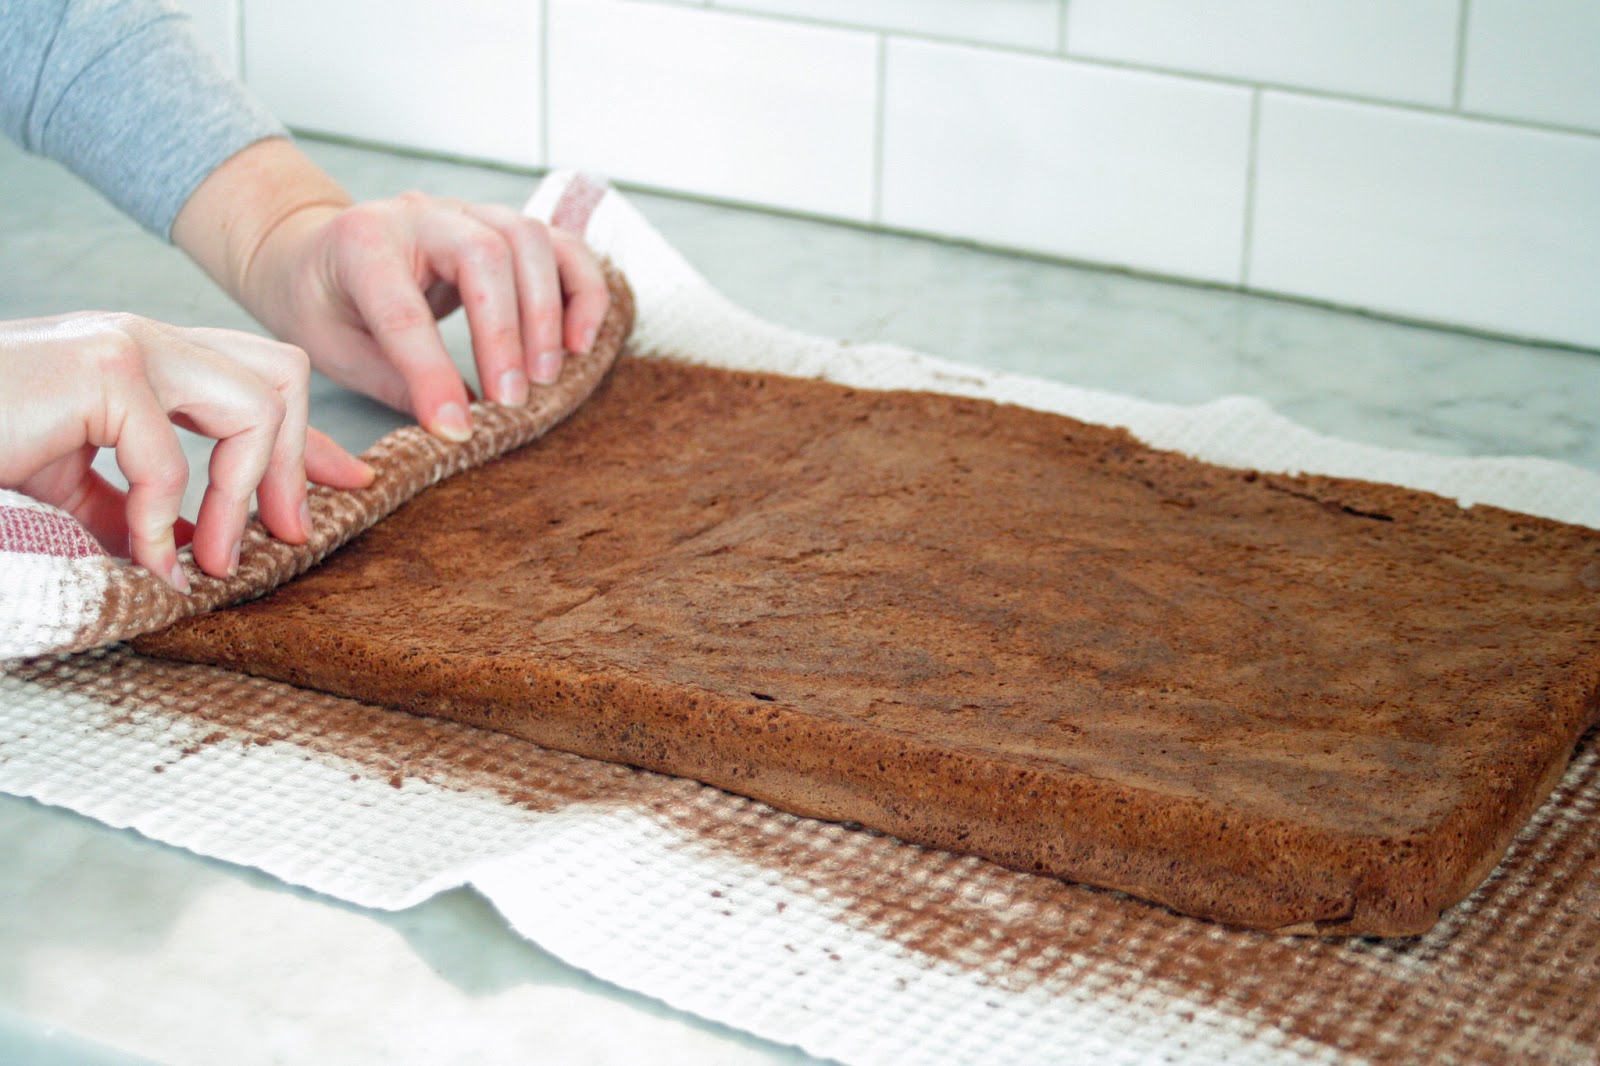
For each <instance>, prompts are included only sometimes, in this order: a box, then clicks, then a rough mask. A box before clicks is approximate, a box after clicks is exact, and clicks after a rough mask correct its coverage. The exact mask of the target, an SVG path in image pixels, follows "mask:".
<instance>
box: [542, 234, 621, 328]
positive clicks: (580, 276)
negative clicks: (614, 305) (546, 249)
mask: <svg viewBox="0 0 1600 1066" xmlns="http://www.w3.org/2000/svg"><path fill="white" fill-rule="evenodd" d="M550 243H551V248H552V249H553V250H554V252H555V260H556V269H557V270H558V271H559V272H560V275H561V289H562V291H563V292H564V293H565V294H566V308H567V311H566V324H565V330H566V344H567V349H568V350H569V351H574V352H588V351H592V350H593V349H594V341H595V337H596V336H598V335H599V333H600V324H601V323H602V322H604V321H605V317H606V312H607V311H609V310H610V309H611V289H610V287H609V286H607V285H606V275H605V271H603V270H601V269H600V261H599V260H598V259H596V258H595V255H594V253H593V252H592V251H590V250H589V246H588V245H587V244H584V243H583V239H582V238H581V237H579V236H577V235H576V234H574V233H569V232H568V231H566V230H563V229H552V230H551V231H550Z"/></svg>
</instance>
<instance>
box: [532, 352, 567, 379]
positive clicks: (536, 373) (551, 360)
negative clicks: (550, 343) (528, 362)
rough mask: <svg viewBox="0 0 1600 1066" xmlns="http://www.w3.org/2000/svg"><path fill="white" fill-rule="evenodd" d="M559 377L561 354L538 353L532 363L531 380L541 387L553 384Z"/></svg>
mask: <svg viewBox="0 0 1600 1066" xmlns="http://www.w3.org/2000/svg"><path fill="white" fill-rule="evenodd" d="M560 376H561V352H560V351H549V352H540V353H539V356H538V358H536V359H535V360H534V361H533V380H535V381H537V382H538V383H539V384H541V385H550V384H553V383H554V382H555V380H556V378H559V377H560Z"/></svg>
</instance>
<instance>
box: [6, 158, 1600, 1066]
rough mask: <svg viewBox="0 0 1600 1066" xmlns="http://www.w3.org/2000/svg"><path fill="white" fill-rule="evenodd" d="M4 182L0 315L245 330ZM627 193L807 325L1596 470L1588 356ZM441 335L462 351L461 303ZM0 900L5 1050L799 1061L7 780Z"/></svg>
mask: <svg viewBox="0 0 1600 1066" xmlns="http://www.w3.org/2000/svg"><path fill="white" fill-rule="evenodd" d="M309 147H310V149H311V151H312V152H313V154H314V155H316V156H317V157H318V158H319V159H320V160H321V161H322V162H323V163H324V164H325V165H326V166H328V167H329V169H330V170H332V171H333V172H334V173H335V174H337V175H338V176H339V177H340V178H341V179H343V180H344V181H345V182H346V183H347V184H348V185H349V186H350V187H351V189H352V190H353V191H354V192H356V193H357V194H358V195H361V196H382V195H390V194H393V193H395V192H399V191H402V190H404V189H406V188H413V187H414V188H421V189H425V190H428V191H433V192H440V193H447V194H449V195H454V196H462V197H467V198H476V199H483V200H489V201H496V202H501V203H507V204H513V205H520V203H521V201H522V200H523V199H524V198H525V197H526V195H527V194H528V192H529V191H530V190H531V188H532V186H533V184H534V180H533V179H532V178H530V177H528V176H527V175H524V174H516V173H508V172H505V171H500V170H494V169H488V168H477V167H469V166H462V165H458V164H451V163H444V162H439V161H431V160H421V159H415V158H410V157H404V156H398V155H393V154H387V153H382V152H376V151H371V150H366V149H359V148H353V147H348V146H342V145H332V144H311V145H310V146H309ZM0 189H4V190H6V191H5V194H4V197H3V198H0V199H3V202H0V279H3V280H0V319H6V318H19V317H27V316H32V315H41V314H48V313H54V312H59V311H64V310H72V309H82V308H101V309H116V310H128V311H133V312H136V313H139V314H144V315H147V316H150V317H153V318H158V319H163V320H166V321H172V322H178V323H182V324H187V325H220V326H231V327H236V328H251V324H250V322H249V320H248V318H247V317H246V316H245V315H244V314H243V313H242V312H241V311H239V310H238V309H237V308H236V307H234V306H233V305H232V304H230V303H229V302H228V301H227V300H226V298H225V297H223V296H222V295H221V294H220V293H219V292H218V291H217V290H216V289H215V288H214V287H212V286H211V285H210V283H209V282H207V281H206V280H205V279H204V278H203V277H202V276H201V275H200V274H199V272H198V271H197V270H196V269H195V268H194V267H193V266H192V265H190V264H189V263H188V262H187V261H185V260H184V259H183V258H182V257H181V256H180V255H178V254H177V253H175V252H173V251H172V250H171V249H169V248H165V247H163V246H162V245H160V244H159V243H158V242H156V241H155V240H154V239H152V238H151V237H149V236H148V235H147V234H143V233H141V232H139V231H138V230H137V229H136V228H135V227H133V226H132V225H131V224H130V223H128V222H127V221H126V220H124V219H122V218H121V217H120V216H118V215H117V214H116V213H115V212H114V211H113V210H112V209H111V208H110V207H108V206H106V205H105V204H104V203H103V202H101V201H100V200H98V199H97V198H96V197H95V196H94V194H92V193H90V192H88V191H87V190H85V189H83V188H82V187H80V186H78V185H77V184H76V183H74V182H72V181H71V180H70V179H67V178H66V177H64V176H63V175H62V173H61V172H60V171H59V170H58V169H57V168H55V167H54V166H53V165H51V164H48V163H45V162H42V161H39V160H36V159H31V158H27V157H24V156H22V155H21V154H20V153H19V152H18V151H17V150H16V149H15V148H13V147H12V146H10V145H9V144H0ZM630 195H631V197H632V198H633V199H634V201H635V202H636V203H637V204H638V205H639V206H640V208H641V209H642V210H643V211H644V212H645V214H646V215H647V216H649V218H650V219H651V220H652V221H653V222H654V223H655V225H656V226H657V227H658V228H660V229H661V230H662V231H663V232H664V233H665V234H666V235H667V236H668V238H669V239H670V240H672V241H673V242H674V243H675V244H676V245H677V247H678V248H679V249H680V250H681V251H682V252H683V253H684V255H685V256H686V257H687V258H688V259H689V261H690V262H692V263H694V264H695V265H696V266H697V267H698V268H699V269H700V270H701V271H702V272H703V273H704V274H705V275H706V276H707V277H708V278H709V279H710V280H711V281H712V283H713V284H714V285H716V286H718V287H719V288H721V289H722V290H723V291H724V292H725V293H727V295H728V296H730V297H731V298H732V299H733V300H735V301H736V302H738V303H740V304H742V305H744V306H745V307H747V308H749V309H751V310H752V311H754V312H756V313H757V314H760V315H762V316H764V317H766V318H769V319H772V320H774V321H777V322H781V323H784V324H786V325H789V326H792V327H795V328H798V329H801V330H805V331H807V332H812V333H819V334H824V335H830V336H838V337H848V338H851V339H855V340H886V341H893V342H896V343H899V344H903V345H906V346H909V347H913V348H918V349H921V350H924V351H928V352H933V353H936V354H939V355H945V356H950V357H953V358H956V359H961V360H964V361H968V362H972V363H977V364H983V365H988V366H994V367H1000V368H1004V369H1009V370H1015V371H1020V372H1023V373H1029V374H1035V375H1038V376H1042V377H1048V378H1055V379H1059V380H1063V381H1068V382H1071V383H1073V384H1079V385H1086V386H1091V387H1096V388H1103V389H1110V390H1115V391H1119V392H1125V393H1131V394H1135V395H1140V396H1145V397H1148V398H1151V399H1157V400H1165V401H1172V402H1180V403H1188V402H1199V401H1204V400H1209V399H1213V398H1216V397H1218V396H1223V395H1229V394H1248V395H1254V396H1259V397H1261V398H1263V399H1265V400H1267V401H1268V402H1269V403H1271V404H1272V405H1273V406H1274V407H1276V408H1277V409H1278V410H1279V411H1281V412H1283V413H1284V414H1286V415H1288V416H1289V417H1291V418H1293V419H1295V420H1297V421H1299V422H1301V423H1303V424H1305V425H1308V426H1310V427H1312V428H1314V429H1317V430H1319V431H1321V432H1323V433H1327V434H1330V435H1334V436H1340V437H1345V438H1349V439H1355V440H1362V441H1367V442H1370V443H1375V444H1382V445H1387V446H1391V447H1403V448H1413V449H1419V450H1425V451H1434V452H1441V453H1450V454H1471V455H1498V454H1512V455H1540V456H1545V457H1547V458H1551V459H1557V460H1561V461H1564V462H1568V463H1572V464H1574V465H1577V466H1582V467H1586V468H1588V469H1591V470H1596V471H1600V354H1596V353H1590V352H1577V351H1570V350H1564V349H1558V348H1550V347H1544V346H1535V345H1522V344H1516V343H1512V342H1509V341H1504V340H1496V339H1489V338H1483V337H1474V336H1468V335H1464V334H1460V333H1453V332H1448V331H1443V330H1435V329H1428V328H1423V327H1418V326H1413V325H1406V324H1400V323H1394V322H1387V321H1381V320H1377V319H1373V318H1368V317H1364V316H1361V315H1356V314H1350V313H1345V312H1339V311H1333V310H1329V309H1325V308H1319V307H1312V306H1307V305H1304V304H1297V303H1289V302H1284V301H1277V300H1271V299H1266V298H1262V297H1259V296H1250V295H1244V294H1240V293H1236V292H1231V291H1225V290H1218V289H1203V288H1195V287H1190V286H1185V285H1177V284H1170V283H1166V282H1162V281H1157V280H1151V279H1146V278H1138V277H1131V276H1128V275H1123V274H1117V273H1110V272H1105V271H1097V270H1090V269H1085V268H1081V267H1075V266H1070V265H1064V264H1060V263H1050V262H1043V261H1040V260H1036V259H1028V258H1023V257H1016V256H1007V255H1001V254H996V253H993V252H988V251H985V250H981V249H976V248H967V247H960V246H953V245H948V244H940V243H935V242H930V241H925V240H921V239H917V238H913V237H906V236H899V235H892V234H882V233H873V232H868V231H864V230H860V229H854V228H850V227H845V226H838V225H833V224H828V223H822V222H816V221H811V220H807V219H800V218H793V217H785V216H779V215H772V214H764V213H759V212H754V211H747V210H741V209H737V208H731V207H726V206H719V205H712V204H706V203H699V202H694V201H688V200H682V199H673V198H668V197H662V196H656V195H648V194H645V193H634V194H630ZM447 337H448V339H449V340H450V341H451V344H452V348H453V350H454V351H455V352H456V353H457V356H458V359H460V360H461V361H462V363H463V365H464V366H467V365H470V356H469V353H468V350H467V345H466V341H465V334H464V331H463V330H462V329H461V327H460V326H459V324H455V323H452V324H449V325H448V326H447ZM312 420H313V422H314V423H315V424H316V425H318V426H319V427H321V428H323V429H324V430H326V431H328V432H330V433H331V434H332V435H333V436H334V437H335V438H336V439H338V440H339V441H340V442H341V443H343V444H345V445H346V446H347V447H350V448H353V449H360V448H364V447H366V446H367V445H368V444H370V443H371V442H372V441H373V440H375V439H376V438H377V437H378V436H380V435H381V434H382V433H384V432H386V431H387V430H389V429H391V428H393V427H394V426H396V425H398V424H400V419H399V418H398V416H396V415H395V414H394V413H392V412H389V411H387V410H385V409H383V408H381V407H379V406H378V405H377V404H374V403H371V402H368V401H366V400H364V399H361V398H360V397H356V396H353V395H350V394H348V393H344V392H342V391H340V390H338V389H336V388H334V387H333V386H331V385H329V384H328V383H327V382H318V383H317V384H316V385H315V386H314V388H313V400H312ZM190 445H191V447H192V448H193V455H194V456H195V457H196V458H197V459H198V458H199V457H200V456H201V455H202V454H203V453H202V452H201V451H200V450H199V448H198V447H197V446H196V444H195V442H190ZM196 480H198V479H196ZM197 502H198V493H197V491H195V492H191V495H190V499H189V507H190V513H191V514H192V513H193V508H194V506H195V505H196V504H197ZM0 901H3V905H0V1062H6V1063H74V1064H81V1063H92V1064H113V1063H115V1064H126V1063H135V1062H145V1061H155V1062H173V1063H190V1062H193V1063H215V1062H230V1063H253V1062H341V1063H362V1062H374V1063H377V1062H382V1063H407V1062H426V1063H450V1062H469V1061H470V1062H474V1063H479V1062H541V1063H563V1064H565V1063H573V1064H578V1063H613V1062H615V1063H622V1062H629V1063H633V1062H646V1061H647V1062H659V1063H679V1062H682V1063H697V1064H718V1063H728V1064H735V1063H737V1064H767V1063H771V1064H777V1063H801V1062H809V1061H813V1060H811V1059H809V1058H808V1057H806V1056H805V1055H803V1054H801V1053H800V1052H798V1051H795V1050H794V1049H790V1048H784V1047H780V1046H777V1045H773V1044H769V1043H766V1042H763V1041H760V1040H757V1039H754V1038H751V1037H748V1036H745V1035H744V1034H740V1033H736V1032H732V1031H730V1030H727V1029H725V1028H722V1027H720V1026H716V1025H713V1024H710V1023H706V1022H702V1021H700V1020H698V1019H694V1018H691V1017H688V1016H686V1015H683V1014H680V1013H678V1012H675V1011H673V1010H670V1009H668V1008H666V1007H664V1006H661V1005H659V1004H657V1003H654V1002H652V1001H650V1000H647V999H644V998H643V997H640V996H637V995H633V994H631V993H628V992H625V991H622V990H620V989H617V988H615V987H613V986H610V985H607V984H604V983H602V982H600V981H597V980H595V979H593V978H591V977H589V976H588V975H586V974H584V973H582V972H580V971H577V970H575V969H573V968H571V967H568V966H566V965H565V964H563V963H562V962H560V961H559V960H557V959H555V958H553V957H551V956H550V955H548V954H547V953H545V952H543V951H541V950H540V949H539V948H538V947H536V946H535V945H532V944H529V943H527V942H525V941H522V940H521V939H520V938H518V937H516V936H515V935H514V934H512V933H511V932H510V931H509V930H508V929H507V928H506V926H505V925H504V923H503V922H502V921H501V920H500V918H499V917H498V915H496V914H495V913H494V912H493V911H492V910H491V909H490V908H489V907H488V905H487V904H485V903H484V902H483V901H482V900H481V899H479V898H478V897H477V896H475V895H473V894H472V893H470V892H468V891H465V890H457V891H454V892H449V893H445V894H444V895H441V896H438V897H436V898H434V899H433V900H430V901H429V902H427V903H425V904H423V905H421V906H418V907H415V908H412V909H410V910H407V911H404V912H401V913H397V914H384V913H379V912H373V911H366V910H362V909H360V908H357V907H352V906H348V905H345V904H342V903H339V902H336V901H331V900H328V899H326V898H324V897H320V896H316V895H314V894H311V893H307V892H303V891H300V890H297V889H294V888H290V887H288V886H285V885H283V884H282V883H280V882H277V881H275V880H273V879H271V878H269V877H266V876H264V875H262V874H259V873H257V872H255V871H253V870H248V869H240V868H237V867H232V866H228V865H226V864H222V863H216V862H212V861H210V860H206V859H203V858H199V857H197V856H194V855H192V854H189V853H187V852H183V851H180V850H177V849H173V848H169V847H166V846H163V845H159V844H155V843H152V842H150V841H148V840H145V839H143V838H140V837H138V836H137V835H135V834H132V833H126V832H120V831H117V830H112V829H109V828H107V827H105V826H103V825H100V824H98V823H94V822H91V821H88V820H86V819H83V818H80V817H78V816H76V815H73V814H70V813H68V812H65V811H60V810H56V809H51V808H47V807H44V806H42V805H39V804H37V803H33V802H31V801H27V800H21V799H17V798H15V797H10V796H0Z"/></svg>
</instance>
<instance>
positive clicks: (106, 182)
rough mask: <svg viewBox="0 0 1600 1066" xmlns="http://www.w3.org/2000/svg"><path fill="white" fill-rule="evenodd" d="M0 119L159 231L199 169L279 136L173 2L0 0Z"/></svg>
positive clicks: (165, 230)
mask: <svg viewBox="0 0 1600 1066" xmlns="http://www.w3.org/2000/svg"><path fill="white" fill-rule="evenodd" d="M0 129H4V130H5V132H6V133H7V135H9V136H10V137H11V138H12V139H13V140H15V141H16V142H17V143H19V144H20V145H22V147H23V148H25V149H27V150H28V151H30V152H36V153H38V154H40V155H46V156H49V157H51V158H52V159H55V160H58V161H59V162H61V163H63V164H65V165H66V166H67V167H68V168H69V169H71V170H72V171H73V172H74V173H76V174H77V175H78V176H79V177H81V178H83V179H84V180H85V181H87V182H89V184H91V185H93V186H94V187H95V188H96V189H99V190H100V192H101V193H103V194H104V195H105V196H106V197H107V198H108V199H110V200H111V202H112V203H114V204H116V205H117V206H118V207H119V208H121V209H122V210H123V211H125V212H127V213H128V214H129V215H132V216H133V217H134V218H135V219H137V220H138V221H139V222H140V223H141V224H143V225H144V226H145V227H146V228H148V229H149V230H151V231H152V232H153V233H155V234H157V235H158V236H160V237H162V238H163V239H170V236H171V231H172V220H173V219H174V218H175V217H176V216H177V214H178V210H179V209H180V208H181V207H182V206H183V205H184V203H185V202H186V201H187V200H188V199H189V196H190V194H191V193H193V192H194V190H195V189H196V187H198V186H199V184H200V182H201V181H202V180H204V179H205V177H206V175H207V174H210V173H211V171H212V170H214V169H216V167H217V166H218V165H219V164H221V163H222V162H224V161H225V160H226V159H227V158H228V157H229V156H231V155H233V154H234V153H236V152H238V151H239V150H240V149H242V148H244V147H246V146H248V145H250V144H253V143H255V142H256V141H259V140H262V139H263V138H266V137H273V136H283V135H285V131H284V128H283V125H282V124H281V123H279V122H278V120H277V119H275V118H273V116H272V115H271V113H270V112H268V111H267V109H266V108H265V107H263V106H262V105H261V104H260V103H259V102H258V101H257V100H256V99H255V97H254V96H252V95H251V94H250V92H249V91H248V90H247V89H245V88H244V86H242V85H240V84H239V83H238V81H236V80H235V79H233V78H232V77H230V76H229V75H228V74H227V73H226V72H225V71H224V70H223V69H222V67H221V65H220V64H219V63H218V62H217V60H216V58H215V57H214V56H212V55H211V54H210V53H209V52H208V51H206V49H205V47H204V46H202V45H201V44H200V43H199V41H198V40H197V39H196V38H195V36H194V34H193V33H192V32H191V30H190V28H189V19H188V16H187V15H184V14H183V13H181V12H180V11H179V10H178V8H177V6H176V4H174V3H173V2H172V0H0Z"/></svg>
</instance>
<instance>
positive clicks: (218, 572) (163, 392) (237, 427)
mask: <svg viewBox="0 0 1600 1066" xmlns="http://www.w3.org/2000/svg"><path fill="white" fill-rule="evenodd" d="M144 347H145V351H146V362H147V371H146V372H147V374H148V376H149V379H150V383H151V385H152V386H153V388H154V389H155V395H156V396H157V398H158V399H159V401H160V403H161V405H162V407H163V408H164V410H165V411H166V413H167V415H168V416H169V417H170V418H172V419H174V420H177V421H180V422H182V423H184V424H186V425H189V426H191V427H193V428H194V429H195V430H196V431H197V432H199V433H202V434H204V435H205V436H207V437H210V438H212V439H213V440H215V441H216V442H217V443H216V445H215V446H214V447H213V448H212V450H211V460H210V464H209V473H210V478H209V480H208V483H207V485H206V491H205V494H204V496H202V497H201V500H200V514H199V517H198V519H197V520H196V522H195V530H194V540H193V548H194V560H195V563H196V565H198V566H199V567H200V569H201V570H203V571H205V572H206V573H208V574H211V575H212V576H214V577H222V576H224V575H227V574H231V573H233V572H234V570H235V569H236V568H237V566H238V557H239V542H240V540H241V538H242V537H243V535H244V525H245V521H246V520H247V519H248V518H249V515H250V498H251V495H252V494H253V493H254V492H255V490H256V487H257V486H258V485H260V484H261V483H262V481H263V479H264V478H265V477H266V473H267V468H268V466H269V464H270V463H271V462H272V459H273V456H274V454H275V453H276V449H277V441H278V437H279V435H280V431H281V429H282V427H283V424H284V421H285V419H286V418H287V417H288V407H289V405H288V403H287V401H286V400H285V399H284V397H283V396H282V395H280V394H279V392H278V391H277V390H276V389H274V388H273V387H272V386H271V385H269V384H268V383H267V382H265V381H264V380H262V379H261V378H260V377H257V376H256V375H255V374H254V373H253V372H252V371H251V370H250V369H249V368H248V367H245V366H241V365H238V364H236V363H234V362H232V361H231V360H230V358H228V357H225V356H224V355H223V354H220V353H218V352H217V351H215V350H213V349H210V348H205V347H201V346H200V345H197V344H193V343H190V342H189V341H188V340H187V339H186V338H185V337H184V336H183V335H182V334H181V331H178V330H160V331H158V332H157V333H155V334H154V335H151V336H147V337H145V338H144ZM299 476H300V478H301V482H300V484H301V491H302V492H304V474H303V473H302V474H300V475H299ZM269 528H270V527H269ZM298 529H299V519H298V508H296V515H295V518H294V522H293V525H292V526H291V527H289V529H288V530H287V532H290V533H291V534H292V533H293V532H294V531H297V530H298ZM275 532H278V531H275ZM280 535H281V533H280Z"/></svg>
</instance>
